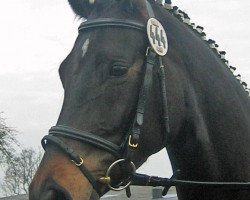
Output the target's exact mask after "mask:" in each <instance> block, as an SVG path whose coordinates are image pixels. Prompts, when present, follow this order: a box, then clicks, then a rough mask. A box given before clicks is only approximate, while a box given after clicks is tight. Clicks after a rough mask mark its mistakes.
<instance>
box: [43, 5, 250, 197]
mask: <svg viewBox="0 0 250 200" xmlns="http://www.w3.org/2000/svg"><path fill="white" fill-rule="evenodd" d="M146 2H147V1H146ZM147 9H148V14H149V17H150V19H149V21H148V24H147V28H146V26H145V25H144V24H142V23H139V22H136V21H132V20H124V19H115V18H99V19H94V20H89V21H85V22H83V23H82V24H81V25H80V27H79V32H84V31H87V30H93V29H97V28H122V29H132V30H136V31H140V32H142V33H144V34H145V32H146V31H147V35H148V39H149V43H150V45H149V47H148V48H147V51H146V59H145V60H146V61H145V75H144V79H143V82H142V86H141V89H140V92H139V98H138V102H137V109H136V113H135V117H134V120H133V122H132V126H131V128H130V130H129V131H128V133H127V134H126V136H125V137H124V139H123V142H122V144H120V145H117V144H114V143H112V142H110V141H108V140H106V139H104V138H102V137H99V136H97V135H95V134H93V133H90V132H86V131H81V130H77V129H74V128H72V127H67V126H61V125H57V126H54V127H52V128H51V129H50V130H49V135H46V136H45V137H44V138H43V139H42V146H43V148H44V149H45V150H46V145H47V144H48V143H52V144H54V145H55V146H57V147H58V148H59V149H60V150H61V151H63V152H64V153H65V154H66V155H67V156H68V157H69V158H70V159H71V160H72V161H73V163H74V164H75V165H76V166H77V167H78V168H79V169H80V170H81V172H82V173H83V175H84V176H85V177H86V178H87V179H88V181H89V182H90V184H91V185H92V186H93V188H94V189H95V191H96V192H97V193H98V194H99V195H100V194H101V191H100V184H106V185H108V187H109V188H110V189H112V190H116V191H119V190H122V189H126V192H127V196H128V197H129V196H130V195H131V194H130V190H129V186H130V185H131V184H132V185H142V186H143V185H148V186H164V187H165V189H164V191H163V195H165V194H167V192H168V190H169V188H170V187H171V186H178V185H190V186H200V185H202V186H212V187H227V188H228V187H240V188H242V187H243V188H246V187H247V188H249V187H250V183H237V182H197V181H185V180H179V179H177V178H178V177H177V175H178V172H179V171H178V170H177V171H176V173H174V175H173V176H172V177H171V178H170V179H168V178H160V177H152V176H147V175H143V174H137V173H136V172H135V171H136V167H135V165H134V163H133V162H132V157H133V155H134V153H135V152H136V150H137V148H138V145H139V143H140V134H141V131H140V130H141V126H142V125H143V120H144V119H143V118H144V111H145V105H146V102H147V99H148V96H149V91H150V88H151V86H152V70H153V67H155V66H156V64H158V68H159V69H158V72H159V79H160V85H161V95H162V110H163V112H162V118H163V125H164V128H165V133H166V134H167V133H169V132H170V130H169V117H168V105H167V95H166V81H165V79H166V77H165V67H164V65H163V64H162V57H163V56H164V55H165V54H166V53H167V48H168V46H167V36H166V33H165V31H164V28H163V27H162V26H161V24H160V22H159V21H158V20H156V19H155V18H154V13H153V10H152V8H151V5H150V4H149V3H148V2H147ZM153 28H155V29H154V30H153ZM61 137H62V138H67V139H70V140H75V141H79V142H82V143H86V144H89V145H92V146H94V147H96V148H98V149H101V150H105V151H107V152H109V153H111V154H112V155H113V156H114V157H115V158H116V159H117V160H116V161H115V162H114V163H112V164H111V165H110V167H109V168H108V170H107V173H106V176H105V177H101V178H100V179H99V180H96V179H95V178H94V177H93V175H92V173H91V172H90V171H89V170H88V169H87V168H86V167H85V166H84V159H83V158H82V157H80V156H79V155H78V154H77V153H76V152H75V151H74V150H73V149H72V148H71V147H69V146H68V145H67V144H65V143H64V142H63V141H62V140H61V139H59V138H61ZM122 163H125V164H126V165H127V166H130V168H132V171H131V170H130V172H127V175H128V177H127V178H126V180H122V181H120V182H119V184H117V185H115V186H112V185H111V178H110V173H111V170H112V169H113V167H114V166H115V165H121V164H122Z"/></svg>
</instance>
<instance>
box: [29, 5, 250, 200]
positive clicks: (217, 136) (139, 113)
mask: <svg viewBox="0 0 250 200" xmlns="http://www.w3.org/2000/svg"><path fill="white" fill-rule="evenodd" d="M167 2H168V3H166V4H165V5H164V6H160V5H158V4H157V3H156V2H155V1H153V0H152V1H151V0H69V3H70V5H71V7H72V8H73V10H74V11H75V13H76V14H78V15H79V16H80V17H84V18H86V19H87V21H85V22H83V23H82V24H81V25H80V27H79V35H78V37H77V39H76V42H75V45H74V47H73V49H72V51H71V52H70V54H69V55H68V56H67V58H66V59H65V60H64V61H63V62H62V64H61V66H60V68H59V75H60V78H61V81H62V85H63V88H64V102H63V106H62V109H61V113H60V116H59V119H58V122H57V125H56V126H54V127H52V128H51V129H50V130H49V135H48V136H45V137H44V138H43V140H42V145H43V147H44V149H45V150H46V152H45V154H44V157H43V159H42V162H41V164H40V166H39V169H38V171H37V173H36V175H35V177H34V179H33V182H32V184H31V186H30V199H32V200H40V199H46V200H52V199H74V200H89V199H90V200H95V199H99V198H100V196H102V195H103V194H104V193H105V192H107V191H108V190H109V189H115V190H116V189H117V190H119V186H122V188H124V187H126V186H128V185H129V184H130V178H131V175H132V174H133V173H134V171H135V169H136V168H138V167H139V166H141V165H142V164H143V163H144V162H145V161H146V159H147V158H148V157H149V156H150V155H152V154H154V153H156V152H158V151H159V150H161V149H162V148H164V147H166V148H167V151H168V154H169V158H170V161H171V164H172V168H173V171H177V170H178V169H180V170H181V176H180V177H181V179H184V180H191V181H196V182H199V181H203V182H204V181H208V182H209V181H210V182H215V181H220V182H223V181H224V182H226V181H227V182H228V181H229V182H233V181H237V182H239V181H240V182H247V181H249V180H250V173H249V172H250V165H249V163H250V148H249V142H250V135H249V133H250V101H249V96H248V94H247V93H246V91H245V90H244V88H243V87H242V85H241V83H240V82H239V80H237V79H236V78H235V77H234V76H233V74H232V73H231V70H232V67H231V66H230V65H229V64H228V61H227V60H226V59H225V54H224V53H223V52H219V51H218V49H217V48H218V45H217V44H216V42H215V41H214V40H211V39H210V40H206V34H205V33H204V32H203V27H201V26H197V28H194V27H195V26H194V24H192V23H190V18H189V17H188V15H187V14H186V13H185V12H183V11H180V10H178V7H172V5H171V4H170V2H171V1H167ZM166 9H167V10H168V11H166ZM165 31H166V32H167V35H166V34H165ZM168 45H169V46H168ZM166 53H167V54H166ZM243 86H244V85H243ZM245 87H246V85H245ZM236 185H237V184H236ZM177 192H178V198H179V199H181V200H184V199H185V200H192V199H202V200H212V199H213V200H215V199H221V200H234V199H238V197H239V198H240V199H241V200H248V199H249V198H250V194H249V191H244V190H243V191H241V192H239V191H238V190H233V191H231V190H223V192H221V190H218V189H217V188H206V190H204V188H203V187H194V188H190V187H189V186H187V185H184V186H183V185H180V186H179V185H178V187H177Z"/></svg>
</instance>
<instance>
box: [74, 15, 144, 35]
mask: <svg viewBox="0 0 250 200" xmlns="http://www.w3.org/2000/svg"><path fill="white" fill-rule="evenodd" d="M103 27H119V28H132V29H136V30H138V31H143V32H145V31H146V26H145V25H144V24H141V23H139V22H136V21H133V20H126V19H115V18H99V19H92V20H90V21H84V22H82V23H81V25H80V26H79V28H78V31H79V32H81V31H83V30H85V29H95V28H103Z"/></svg>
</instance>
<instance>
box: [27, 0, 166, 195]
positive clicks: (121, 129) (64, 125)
mask: <svg viewBox="0 0 250 200" xmlns="http://www.w3.org/2000/svg"><path fill="white" fill-rule="evenodd" d="M70 4H71V6H72V8H73V9H74V10H75V12H76V13H77V14H79V15H80V16H81V17H86V18H87V19H88V20H87V22H84V23H83V24H82V25H81V26H80V28H79V35H78V37H77V40H76V42H75V45H74V47H73V49H72V51H71V53H70V54H69V55H68V57H67V58H66V59H65V60H64V61H63V62H62V64H61V66H60V68H59V74H60V78H61V81H62V85H63V88H64V103H63V106H62V109H61V113H60V116H59V119H58V122H57V126H56V127H54V128H52V129H51V131H52V132H53V133H52V132H51V134H52V135H53V134H56V132H60V133H61V134H60V133H59V135H58V136H59V138H60V141H59V142H58V141H57V140H58V139H57V140H56V139H55V140H56V141H54V140H53V139H51V140H50V138H45V139H44V145H45V143H46V147H45V149H46V153H45V155H44V157H43V160H42V162H41V165H40V167H39V169H38V171H37V174H36V176H35V178H34V180H33V183H32V184H31V187H30V199H59V198H60V199H98V198H99V196H100V195H102V194H104V193H105V192H106V191H107V186H106V185H104V184H102V183H100V182H98V181H96V180H98V179H100V178H101V177H103V176H105V173H106V171H107V169H108V167H109V166H110V165H111V164H112V163H113V162H114V161H115V160H116V159H117V157H122V156H123V155H124V154H125V151H126V148H125V145H124V143H127V142H128V140H129V142H130V143H131V144H132V146H133V145H134V143H135V141H134V140H135V139H134V138H132V139H131V137H130V136H131V135H129V132H130V131H131V126H132V124H133V123H137V122H134V121H137V119H135V116H136V113H137V110H138V99H139V93H140V91H141V88H142V85H143V82H144V76H145V55H146V53H147V47H148V46H149V42H148V39H147V34H146V23H147V20H148V19H149V16H148V9H147V5H146V1H144V0H140V1H139V0H138V1H127V0H123V1H111V0H110V1H96V2H93V4H90V3H89V2H88V1H70ZM158 70H159V69H157V68H154V69H153V71H152V72H149V73H152V84H150V88H152V89H148V91H147V92H148V93H150V95H146V97H143V98H144V99H142V100H141V101H142V103H141V104H145V103H146V109H145V113H144V114H143V117H142V118H143V125H142V126H141V127H140V132H141V134H140V135H141V136H140V140H139V144H138V147H137V150H136V153H134V154H133V155H132V156H131V158H130V159H131V161H133V163H134V164H135V166H136V168H138V167H139V166H140V165H141V164H142V163H144V162H145V160H146V159H147V157H148V156H149V155H151V154H153V153H155V152H158V151H159V150H160V149H162V148H163V147H164V146H165V145H166V144H165V143H164V142H165V135H164V125H163V124H162V123H161V117H162V116H161V115H162V108H161V106H159V102H161V92H160V90H159V88H160V82H159V79H158ZM150 76H151V74H150ZM153 88H158V89H153ZM143 95H144V94H142V96H143ZM143 112H144V111H143ZM138 120H142V119H141V118H140V119H138ZM140 125H141V124H140ZM69 127H70V128H69ZM62 132H63V134H64V135H62ZM65 132H67V135H65V134H66V133H65ZM69 132H71V133H72V135H73V132H75V133H76V134H75V135H77V137H78V136H79V135H81V133H83V134H84V132H87V133H91V136H90V137H92V135H94V136H96V137H98V138H97V139H99V140H102V139H103V140H104V139H105V141H107V142H106V143H112V144H111V145H110V146H111V148H112V146H114V145H116V146H118V147H121V148H120V150H119V149H118V151H120V152H119V155H117V154H118V152H112V151H109V149H108V150H107V149H105V148H104V149H102V148H100V145H99V146H98V144H97V145H95V144H93V143H91V142H90V143H91V144H90V143H89V142H82V141H81V140H78V139H77V138H74V139H72V138H70V137H69ZM152 133H154V134H152ZM87 135H88V134H87ZM88 136H89V135H88ZM79 137H81V136H79ZM84 137H85V136H84ZM95 139H96V138H94V140H95ZM85 140H86V138H85ZM62 142H63V144H60V143H62ZM54 143H56V144H57V145H55V144H54ZM58 143H59V144H58ZM113 144H114V145H113ZM58 146H60V148H59V147H58ZM62 146H63V147H62ZM62 148H63V150H62ZM67 148H70V150H69V149H68V150H67ZM71 149H72V150H74V154H77V155H80V161H79V162H83V164H84V168H86V170H85V171H87V172H86V173H87V174H86V173H82V172H81V170H79V169H78V167H77V166H76V165H77V164H79V163H76V162H78V161H77V158H76V161H74V162H72V161H71V159H72V154H71V159H69V158H68V156H67V155H65V151H66V152H67V151H71ZM113 151H115V150H113ZM67 153H68V152H67ZM114 154H115V156H114ZM134 164H133V165H134ZM88 174H90V175H89V176H90V177H91V178H86V176H87V177H88ZM123 176H124V173H122V170H121V168H120V167H117V166H116V167H115V169H114V170H112V179H113V182H117V181H119V180H120V179H121V178H122V177H123ZM90 179H91V180H90ZM92 180H93V181H92ZM91 181H92V182H95V185H96V186H95V187H94V189H93V184H91V183H92V182H91ZM96 188H98V189H97V190H98V192H97V191H96Z"/></svg>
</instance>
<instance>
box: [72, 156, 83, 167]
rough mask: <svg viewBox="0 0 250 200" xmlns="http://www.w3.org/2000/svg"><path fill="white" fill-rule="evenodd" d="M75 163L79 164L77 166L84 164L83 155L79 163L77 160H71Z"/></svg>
mask: <svg viewBox="0 0 250 200" xmlns="http://www.w3.org/2000/svg"><path fill="white" fill-rule="evenodd" d="M71 161H72V162H73V163H75V165H76V166H77V167H80V166H81V165H82V164H83V158H82V157H80V162H79V163H77V162H76V161H74V160H71Z"/></svg>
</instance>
